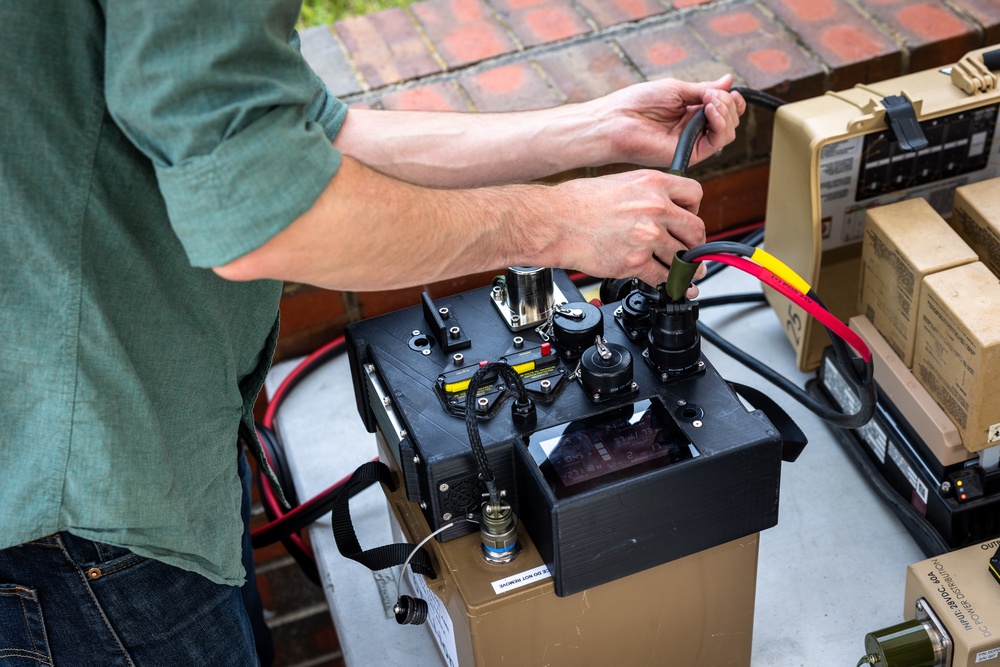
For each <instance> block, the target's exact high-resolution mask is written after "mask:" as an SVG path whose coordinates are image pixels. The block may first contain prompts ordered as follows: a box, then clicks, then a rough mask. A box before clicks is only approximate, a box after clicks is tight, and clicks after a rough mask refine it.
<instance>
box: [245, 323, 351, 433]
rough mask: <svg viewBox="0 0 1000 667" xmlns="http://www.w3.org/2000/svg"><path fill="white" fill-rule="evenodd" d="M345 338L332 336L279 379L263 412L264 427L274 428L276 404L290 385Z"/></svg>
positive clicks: (340, 344)
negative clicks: (282, 378) (330, 339)
mask: <svg viewBox="0 0 1000 667" xmlns="http://www.w3.org/2000/svg"><path fill="white" fill-rule="evenodd" d="M345 340H346V339H345V338H344V337H343V336H338V337H336V338H334V339H333V340H332V341H330V342H329V343H327V344H326V345H324V346H323V347H321V348H319V349H318V350H316V351H315V352H313V353H312V354H310V355H309V356H308V357H306V358H305V359H303V360H302V361H301V362H299V363H298V365H296V366H295V368H293V369H292V372H291V373H289V374H288V375H287V376H286V377H285V379H284V380H282V381H281V384H279V385H278V388H277V389H275V390H274V394H273V395H272V396H271V400H270V401H268V403H267V410H266V411H265V412H264V419H263V421H262V422H261V423H262V424H263V425H264V428H266V429H268V430H269V431H273V430H274V415H275V414H277V412H278V406H279V405H280V404H281V402H282V401H283V400H285V394H287V393H288V392H289V391H291V389H292V387H293V386H294V385H295V384H296V383H297V382H298V381H299V380H300V379H302V376H303V375H305V372H306V370H308V369H309V368H310V366H311V365H312V364H313V362H314V361H315V360H316V359H317V358H319V357H322V356H324V355H325V354H327V353H328V352H330V351H331V350H334V349H335V348H338V347H340V346H342V345H343V344H344V342H345Z"/></svg>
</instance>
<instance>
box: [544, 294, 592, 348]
mask: <svg viewBox="0 0 1000 667" xmlns="http://www.w3.org/2000/svg"><path fill="white" fill-rule="evenodd" d="M554 311H555V312H554V313H553V315H552V342H553V343H555V345H556V347H557V348H559V350H560V351H562V353H563V354H565V355H566V356H568V357H579V356H580V354H581V353H582V352H583V351H584V350H586V349H587V348H588V347H590V346H591V345H593V344H594V339H595V338H597V337H598V336H603V335H604V315H603V314H602V313H601V309H600V308H598V307H597V306H595V305H593V304H591V303H587V302H585V301H576V302H573V303H567V304H563V305H561V306H556V307H555V309H554Z"/></svg>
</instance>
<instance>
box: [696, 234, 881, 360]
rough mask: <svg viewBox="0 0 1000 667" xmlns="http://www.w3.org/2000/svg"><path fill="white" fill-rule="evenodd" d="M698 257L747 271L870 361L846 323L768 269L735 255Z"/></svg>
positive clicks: (869, 352) (862, 345) (864, 346)
mask: <svg viewBox="0 0 1000 667" xmlns="http://www.w3.org/2000/svg"><path fill="white" fill-rule="evenodd" d="M698 259H699V260H700V261H715V262H721V263H723V264H728V265H729V266H732V267H735V268H737V269H739V270H740V271H743V272H744V273H749V274H750V275H752V276H754V277H755V278H757V280H759V281H761V282H762V283H764V284H765V285H770V286H771V287H773V288H774V289H776V290H777V291H779V292H781V293H782V294H784V295H785V296H786V297H787V298H788V299H789V300H791V301H792V302H794V303H796V304H797V305H799V306H800V307H801V308H802V309H803V310H805V311H806V312H807V313H809V314H810V315H812V316H813V317H815V318H816V319H817V320H819V321H820V322H821V323H822V324H823V325H824V326H826V327H827V328H828V329H830V330H831V331H833V333H834V334H836V335H837V336H839V337H840V338H841V339H843V340H844V342H846V343H847V344H848V345H850V346H851V347H853V348H854V351H855V352H857V353H858V354H859V355H861V358H862V359H864V360H865V362H869V361H871V358H872V353H871V350H869V349H868V346H867V345H865V343H864V341H863V340H861V337H860V336H858V335H857V334H856V333H854V332H853V331H851V329H849V328H848V327H847V325H845V324H844V323H843V322H841V321H840V320H838V319H837V318H836V317H834V315H833V313H831V312H830V311H829V310H827V309H826V308H823V307H822V306H820V305H819V304H818V303H817V302H816V301H814V300H813V299H811V298H810V297H809V296H807V295H805V294H803V293H802V292H800V291H798V290H797V289H795V288H794V287H792V286H791V285H789V284H788V283H787V282H785V281H784V280H783V279H782V278H780V277H778V276H777V275H775V274H774V273H772V272H771V271H770V270H768V269H765V268H764V267H763V266H760V265H759V264H754V263H753V262H751V261H749V260H746V259H743V258H742V257H737V256H735V255H719V254H710V255H702V256H701V257H699V258H698Z"/></svg>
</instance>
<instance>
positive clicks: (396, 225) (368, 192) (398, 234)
mask: <svg viewBox="0 0 1000 667" xmlns="http://www.w3.org/2000/svg"><path fill="white" fill-rule="evenodd" d="M543 189H549V188H547V187H546V186H542V185H512V186H507V187H504V188H483V189H478V190H446V189H433V188H426V187H419V186H414V185H411V184H409V183H406V182H402V181H399V180H396V179H393V178H391V177H388V176H385V175H384V174H381V173H378V172H376V171H374V170H371V169H369V168H367V167H366V166H365V165H363V164H361V163H360V162H358V161H355V160H353V159H351V158H349V157H345V158H344V162H343V164H342V166H341V168H340V171H339V172H338V173H337V175H336V176H335V177H334V179H333V180H332V181H331V183H330V185H329V186H328V187H327V188H326V190H325V191H324V192H323V194H322V195H321V196H320V198H319V199H318V200H317V201H316V203H315V204H314V205H313V207H312V208H311V209H310V210H309V211H307V212H306V213H305V214H303V215H302V216H301V217H300V218H298V219H297V220H295V221H294V222H293V223H292V224H291V225H290V226H289V227H288V228H286V229H285V230H284V231H282V232H280V233H279V234H277V235H276V236H275V237H273V238H272V239H271V240H270V241H268V243H266V244H265V245H264V246H262V247H261V248H258V249H257V250H255V251H253V252H250V253H248V254H247V255H244V256H243V257H241V258H239V259H237V260H236V261H234V262H231V263H230V264H227V265H226V266H224V267H220V268H217V269H216V272H217V273H218V274H219V275H221V276H223V277H225V278H229V279H234V280H249V279H257V278H276V279H281V280H290V281H295V282H302V283H308V284H313V285H318V286H320V287H326V288H330V289H341V290H379V289H389V288H397V287H405V286H408V285H415V284H424V283H427V282H432V281H436V280H442V279H446V278H451V277H456V276H460V275H466V274H469V273H474V272H477V271H483V270H488V269H491V268H498V267H503V266H506V265H507V264H508V263H511V262H515V261H520V260H528V259H529V258H534V257H538V258H539V259H541V258H542V257H543V254H542V246H544V245H545V241H544V240H541V239H538V238H537V237H533V236H532V235H529V234H526V233H524V230H523V229H521V228H520V225H522V224H523V221H525V220H528V219H531V218H532V217H536V216H538V217H540V216H543V215H544V213H543V212H532V211H529V210H527V209H528V208H529V207H532V206H536V207H537V206H538V205H540V204H541V203H542V202H544V201H545V197H543V196H542V195H541V194H540V193H539V192H534V191H536V190H543ZM514 239H520V242H519V244H518V246H517V247H516V248H515V246H514V243H515V240H514ZM530 239H534V240H535V241H537V242H538V245H537V247H524V244H525V241H526V240H530Z"/></svg>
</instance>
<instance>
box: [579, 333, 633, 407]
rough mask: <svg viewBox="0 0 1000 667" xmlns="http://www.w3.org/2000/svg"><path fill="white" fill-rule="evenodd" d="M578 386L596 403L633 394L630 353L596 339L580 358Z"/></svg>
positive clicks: (623, 347) (625, 349)
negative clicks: (579, 384) (620, 395)
mask: <svg viewBox="0 0 1000 667" xmlns="http://www.w3.org/2000/svg"><path fill="white" fill-rule="evenodd" d="M580 383H581V384H582V385H583V388H584V389H585V390H586V391H587V394H588V395H589V396H590V397H591V398H592V399H594V400H595V401H602V400H605V399H608V398H612V397H614V396H617V395H619V394H623V393H628V392H630V391H632V389H633V384H632V353H631V352H629V351H628V348H626V347H625V346H624V345H617V344H615V343H605V342H604V341H602V340H601V339H600V338H598V339H597V343H596V344H595V345H592V346H590V347H589V348H587V349H586V350H585V351H584V353H583V356H582V357H581V358H580Z"/></svg>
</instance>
